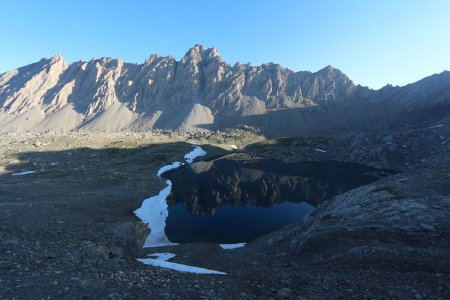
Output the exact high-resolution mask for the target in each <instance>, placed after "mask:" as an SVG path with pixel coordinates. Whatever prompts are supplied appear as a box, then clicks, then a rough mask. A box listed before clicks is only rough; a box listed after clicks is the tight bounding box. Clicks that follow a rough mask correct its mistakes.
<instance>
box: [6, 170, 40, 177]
mask: <svg viewBox="0 0 450 300" xmlns="http://www.w3.org/2000/svg"><path fill="white" fill-rule="evenodd" d="M33 173H36V171H23V172H18V173H13V174H11V176H21V175H28V174H33Z"/></svg>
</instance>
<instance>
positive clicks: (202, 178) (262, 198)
mask: <svg viewBox="0 0 450 300" xmlns="http://www.w3.org/2000/svg"><path fill="white" fill-rule="evenodd" d="M377 173H378V172H377V170H376V169H373V168H370V167H367V166H363V165H358V164H352V163H341V162H298V163H283V162H280V161H277V160H272V159H258V160H235V159H227V158H219V159H215V160H211V161H198V162H194V163H193V164H191V165H189V166H185V167H182V168H180V169H177V170H174V171H170V172H167V173H164V174H163V176H162V177H164V178H167V179H170V180H171V181H172V183H173V186H172V191H171V193H170V195H169V197H168V199H167V202H168V205H169V216H168V218H167V220H166V230H165V231H166V234H167V236H168V238H169V239H170V241H172V242H179V243H186V242H219V243H235V242H243V241H249V240H251V239H253V238H256V237H258V236H260V235H262V234H265V233H268V232H270V231H273V230H275V229H278V228H280V227H283V226H284V225H287V224H290V223H293V222H295V221H297V220H300V219H301V218H303V217H304V216H305V215H306V214H307V213H308V212H309V211H311V210H312V209H313V208H314V207H316V206H317V205H319V204H320V203H322V202H323V201H326V200H329V199H331V198H333V197H334V196H336V195H338V194H341V193H343V192H346V191H348V190H350V189H352V188H355V187H358V186H361V185H365V184H368V183H370V182H373V181H375V180H376V179H378V175H377Z"/></svg>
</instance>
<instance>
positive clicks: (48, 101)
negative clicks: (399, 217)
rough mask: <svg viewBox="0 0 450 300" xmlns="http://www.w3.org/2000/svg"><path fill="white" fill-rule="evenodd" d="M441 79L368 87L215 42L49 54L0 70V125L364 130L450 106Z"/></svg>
mask: <svg viewBox="0 0 450 300" xmlns="http://www.w3.org/2000/svg"><path fill="white" fill-rule="evenodd" d="M449 78H450V75H449V72H444V73H442V74H439V75H433V76H430V77H428V78H426V79H423V80H421V81H419V82H417V83H415V84H411V85H408V86H405V87H391V86H386V87H385V88H383V89H380V90H378V91H373V90H370V89H368V88H364V87H361V86H356V85H355V84H354V83H353V82H352V81H351V80H350V79H349V78H348V77H347V76H346V75H345V74H343V73H342V72H341V71H339V70H338V69H335V68H333V67H331V66H328V67H325V68H323V69H322V70H320V71H317V72H315V73H312V72H307V71H301V72H293V71H291V70H289V69H286V68H283V67H282V66H280V65H278V64H274V63H268V64H263V65H261V66H252V65H250V64H239V63H236V64H235V65H234V66H231V65H230V64H228V63H227V62H225V61H224V60H223V59H222V58H221V57H220V55H219V53H218V51H217V49H216V48H210V49H207V48H204V47H203V46H201V45H196V46H194V47H192V48H191V49H189V51H188V52H187V53H186V54H185V56H184V57H183V58H181V60H180V61H177V60H175V58H173V57H171V56H166V57H161V56H158V55H151V56H150V57H149V58H148V59H147V60H146V61H145V62H144V63H143V64H131V63H125V62H123V61H122V60H120V59H113V58H101V59H92V60H91V61H89V62H83V61H79V62H74V63H72V64H68V63H67V62H65V61H64V60H63V58H62V57H61V56H60V55H56V56H54V57H52V58H50V59H41V60H40V61H39V62H37V63H34V64H31V65H28V66H24V67H22V68H19V69H16V70H11V71H9V72H6V73H3V74H1V75H0V125H2V131H11V130H20V129H24V130H47V129H66V130H70V129H80V128H81V129H85V130H130V129H131V130H135V129H139V130H145V129H151V128H165V129H184V128H195V127H200V128H202V127H206V128H208V127H211V126H212V125H214V126H215V127H216V128H219V129H220V128H222V127H234V126H236V125H237V124H247V125H253V126H256V127H260V128H263V129H268V128H271V127H273V126H274V124H277V126H278V127H277V126H275V127H276V128H275V130H276V131H277V132H279V131H280V130H281V129H285V128H286V127H290V128H291V129H294V130H295V131H296V132H297V131H299V132H312V131H315V132H318V131H321V130H325V129H330V128H335V127H336V126H337V125H340V126H341V127H348V126H354V127H355V126H359V125H356V123H358V124H366V123H367V124H369V125H371V126H372V125H373V123H374V122H373V119H374V118H375V117H376V118H381V117H383V118H385V119H386V122H391V121H392V120H397V119H398V115H399V114H400V113H404V109H405V107H406V108H407V109H408V114H410V115H414V114H417V112H419V114H420V112H421V111H422V109H419V110H417V108H418V106H420V107H422V106H423V105H430V104H433V105H438V104H439V105H441V104H442V103H449V102H450V80H449ZM440 111H442V109H440ZM403 115H404V114H403ZM255 116H256V117H255ZM258 116H259V117H258ZM261 116H263V117H261ZM287 119H288V120H289V124H284V123H283V122H282V121H283V120H287ZM66 120H69V121H66ZM293 122H294V123H293ZM383 122H384V121H383ZM383 122H380V123H383ZM61 124H63V125H61ZM272 129H273V128H272ZM280 134H281V135H285V134H289V135H290V133H289V132H283V133H280Z"/></svg>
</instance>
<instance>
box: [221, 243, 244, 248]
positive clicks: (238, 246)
mask: <svg viewBox="0 0 450 300" xmlns="http://www.w3.org/2000/svg"><path fill="white" fill-rule="evenodd" d="M245 245H247V243H237V244H219V246H220V247H222V249H225V250H231V249H237V248H242V247H244V246H245Z"/></svg>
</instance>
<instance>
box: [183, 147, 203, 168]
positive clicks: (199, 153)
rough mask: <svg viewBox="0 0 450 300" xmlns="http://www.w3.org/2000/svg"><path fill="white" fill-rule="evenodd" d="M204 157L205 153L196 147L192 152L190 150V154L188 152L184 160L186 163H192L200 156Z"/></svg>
mask: <svg viewBox="0 0 450 300" xmlns="http://www.w3.org/2000/svg"><path fill="white" fill-rule="evenodd" d="M205 155H206V151H205V150H203V149H202V148H201V147H199V146H196V147H195V148H194V150H192V151H191V152H189V153H188V154H186V155H185V156H184V159H185V160H186V161H187V163H189V164H190V163H192V162H193V161H194V159H196V158H197V157H200V156H205Z"/></svg>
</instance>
